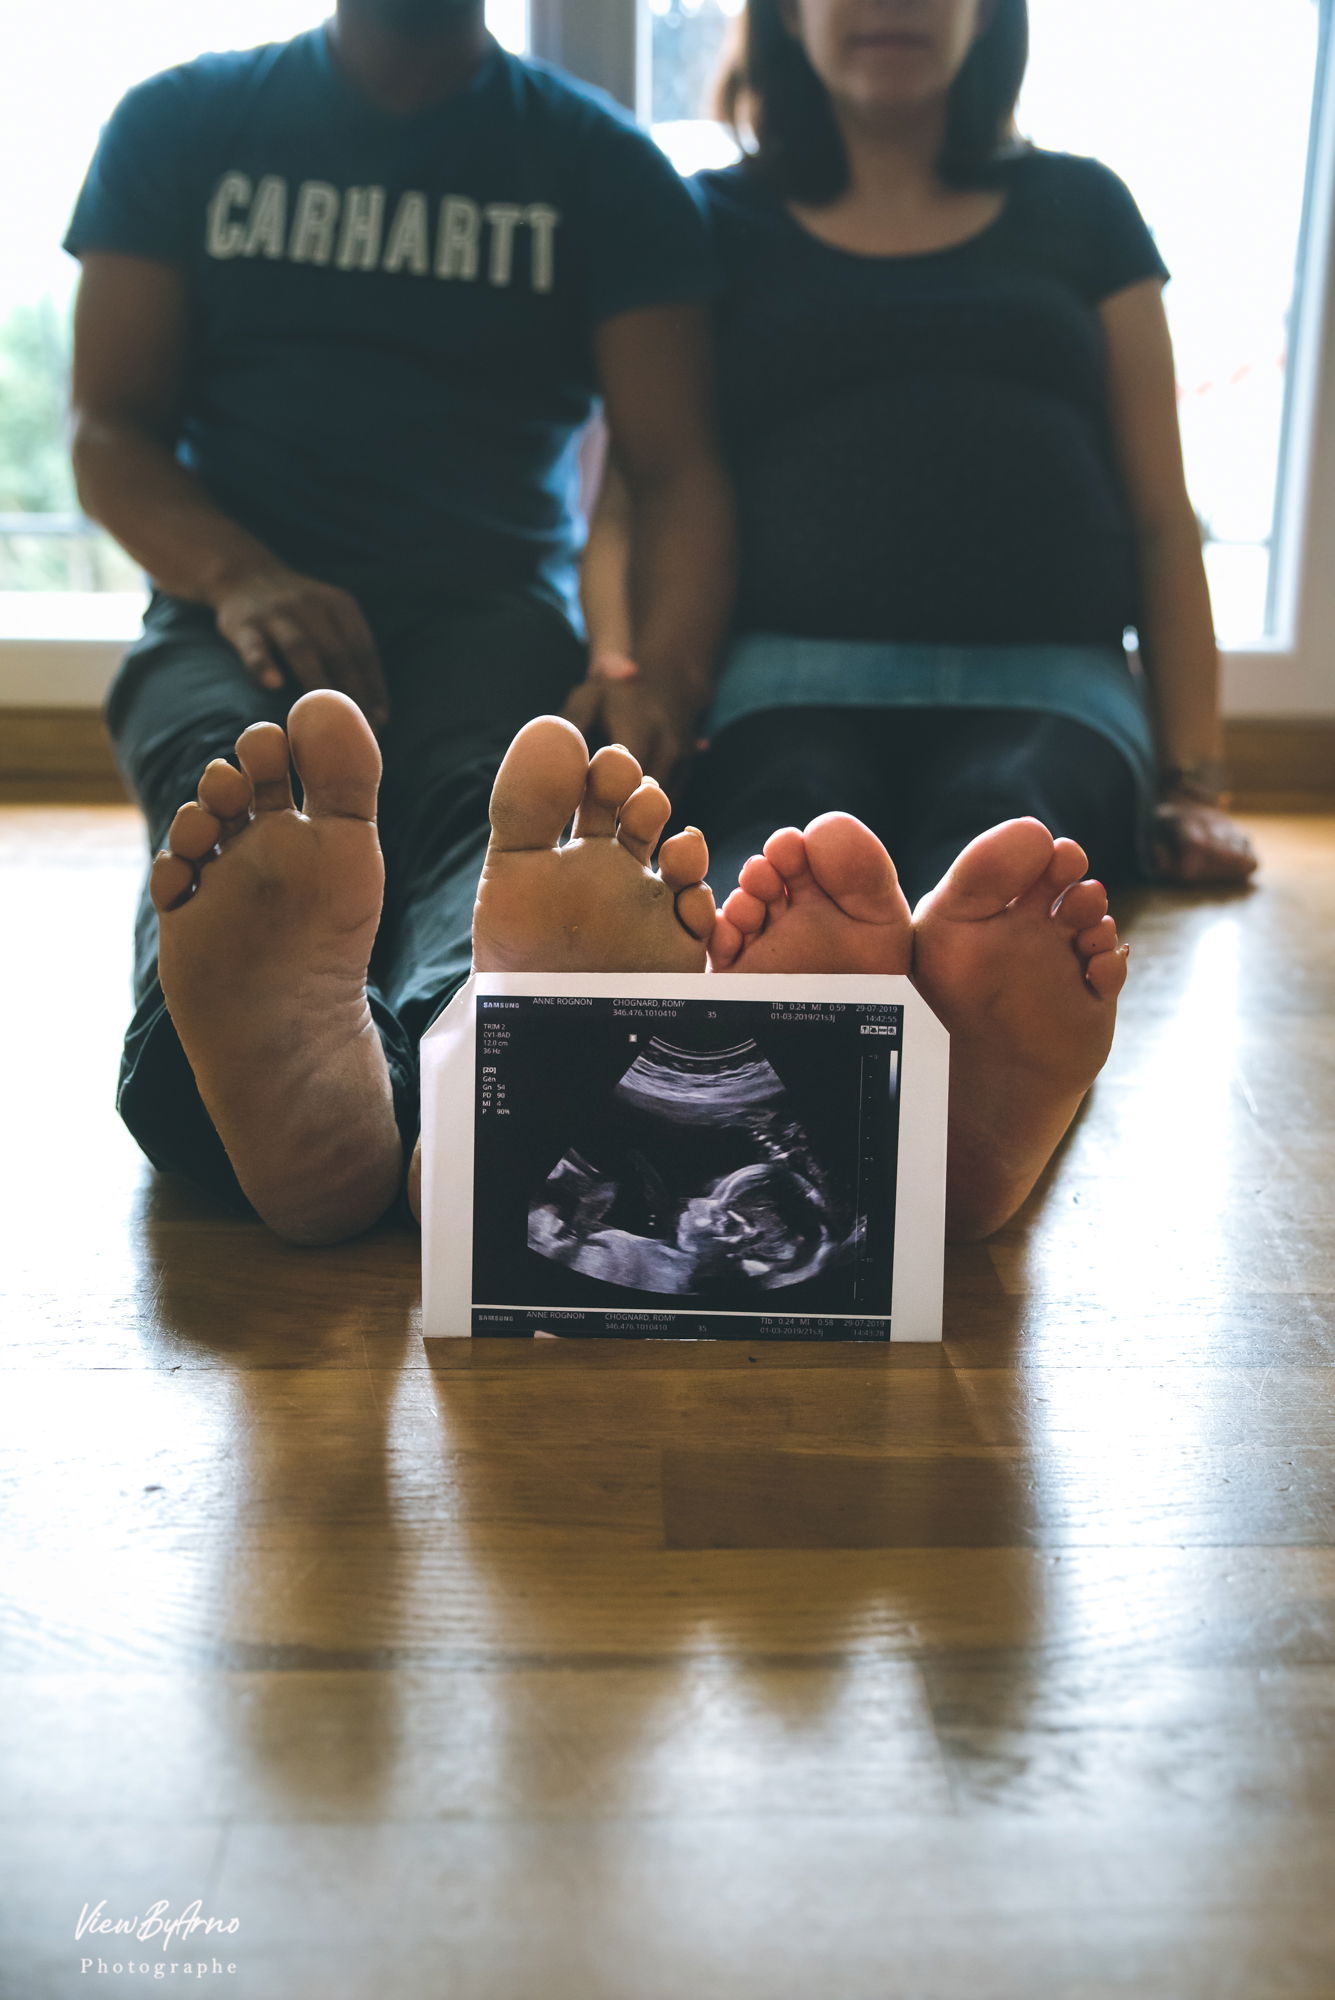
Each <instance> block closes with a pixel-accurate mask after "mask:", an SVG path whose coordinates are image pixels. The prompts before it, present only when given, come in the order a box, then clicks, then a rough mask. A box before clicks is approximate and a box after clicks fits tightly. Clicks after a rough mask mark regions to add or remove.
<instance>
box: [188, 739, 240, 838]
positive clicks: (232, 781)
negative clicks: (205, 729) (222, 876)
mask: <svg viewBox="0 0 1335 2000" xmlns="http://www.w3.org/2000/svg"><path fill="white" fill-rule="evenodd" d="M199 803H200V805H201V806H203V808H204V810H205V812H211V813H212V814H213V816H214V818H215V819H216V820H217V821H218V822H219V824H220V826H221V828H222V832H221V835H220V838H221V839H223V840H229V839H230V838H231V836H232V835H233V834H234V833H239V832H240V830H241V828H242V827H243V826H245V825H246V823H247V822H248V820H249V818H250V779H249V778H248V777H247V776H246V774H245V772H244V771H238V770H237V769H236V767H235V765H233V764H229V763H227V762H226V761H225V760H224V759H223V758H222V757H215V758H214V759H213V762H212V763H211V764H207V765H206V766H205V768H204V775H203V777H202V778H201V779H200V781H199Z"/></svg>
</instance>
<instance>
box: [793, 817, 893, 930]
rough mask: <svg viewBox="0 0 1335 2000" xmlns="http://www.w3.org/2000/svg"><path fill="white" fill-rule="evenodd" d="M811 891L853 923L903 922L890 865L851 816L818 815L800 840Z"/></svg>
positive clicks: (869, 833) (877, 843)
mask: <svg viewBox="0 0 1335 2000" xmlns="http://www.w3.org/2000/svg"><path fill="white" fill-rule="evenodd" d="M803 840H804V843H805V846H806V854H807V864H808V866H809V867H810V869H811V873H812V875H813V876H814V877H815V879H816V883H817V885H818V886H819V887H820V888H821V889H823V890H824V892H825V894H826V895H827V896H828V897H829V898H830V900H831V902H833V903H837V904H838V906H839V908H840V909H841V910H842V911H843V912H844V914H845V916H849V917H853V918H855V919H856V920H857V921H858V922H859V923H868V924H886V923H897V922H901V921H902V922H905V923H907V921H908V915H909V910H908V904H907V903H906V902H905V901H904V893H903V891H902V889H901V888H900V886H899V877H898V875H896V873H895V864H894V862H893V861H892V860H891V859H890V856H889V855H888V854H887V852H886V850H885V848H884V846H883V845H882V844H881V842H880V841H879V840H878V839H877V837H876V835H875V834H874V833H873V832H872V830H871V828H870V827H869V826H864V825H863V824H862V821H861V820H860V819H854V818H853V816H852V814H851V813H822V814H821V816H820V818H819V819H813V820H812V822H811V824H810V826H809V827H808V828H807V830H806V833H805V834H804V836H803Z"/></svg>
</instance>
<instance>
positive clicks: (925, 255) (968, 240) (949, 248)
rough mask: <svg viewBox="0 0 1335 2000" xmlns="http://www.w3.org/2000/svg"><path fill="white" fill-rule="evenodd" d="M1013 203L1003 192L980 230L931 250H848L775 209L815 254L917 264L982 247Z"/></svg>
mask: <svg viewBox="0 0 1335 2000" xmlns="http://www.w3.org/2000/svg"><path fill="white" fill-rule="evenodd" d="M1013 199H1014V195H1013V193H1012V190H1011V189H1010V188H1006V189H1005V190H1003V192H1002V197H1001V206H1000V208H999V209H998V210H997V212H996V214H995V215H994V216H992V217H991V219H990V220H989V221H987V222H985V223H984V224H983V226H982V228H981V229H974V230H971V231H970V232H969V234H968V235H967V236H961V237H960V238H959V239H958V240H957V241H956V242H954V243H942V244H938V245H937V247H936V248H935V249H931V250H850V249H849V248H848V247H847V246H846V245H845V244H843V243H831V242H830V240H829V238H828V237H825V236H820V235H818V234H817V232H816V231H815V230H814V229H809V228H808V227H807V225H806V223H805V222H803V221H801V220H800V219H799V217H798V216H796V215H794V213H793V211H792V209H791V208H790V206H789V205H788V203H787V202H786V201H784V200H783V199H782V197H779V198H778V205H779V212H780V214H781V215H782V217H783V219H784V222H785V223H786V224H787V226H788V227H789V229H792V230H795V231H796V232H797V234H798V235H799V236H800V237H801V238H802V239H803V241H804V242H806V243H814V244H815V246H816V248H817V249H818V250H827V251H829V253H830V255H831V256H833V257H846V258H849V259H851V261H852V262H853V263H855V264H918V263H923V262H925V261H926V260H927V259H929V258H933V257H954V256H957V255H958V253H959V252H960V251H961V250H971V249H972V248H973V246H974V245H975V244H976V243H981V242H982V241H983V239H984V238H985V237H988V236H990V235H991V234H992V232H993V230H994V229H998V228H1000V226H1001V224H1002V223H1003V222H1004V221H1005V219H1006V217H1007V216H1008V215H1009V214H1010V212H1011V203H1012V201H1013Z"/></svg>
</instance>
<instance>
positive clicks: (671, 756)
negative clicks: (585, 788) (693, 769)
mask: <svg viewBox="0 0 1335 2000" xmlns="http://www.w3.org/2000/svg"><path fill="white" fill-rule="evenodd" d="M697 708H698V704H697V703H696V702H695V700H694V699H688V698H687V697H685V696H678V695H676V694H675V693H673V692H670V691H669V690H668V689H666V688H664V687H661V686H658V685H654V684H651V683H649V682H648V681H646V680H645V679H644V677H643V675H642V674H641V673H640V670H639V668H638V666H637V665H636V664H635V662H634V660H632V659H630V658H628V657H627V655H626V654H624V653H607V652H602V653H597V654H595V655H594V657H593V659H592V660H590V662H589V672H588V677H587V679H585V680H582V681H581V682H580V684H579V686H578V687H577V688H575V689H574V691H573V692H572V694H571V696H570V699H569V700H568V701H567V702H566V705H565V707H564V709H563V710H562V711H561V712H562V714H563V715H564V716H565V718H566V720H567V721H568V722H573V723H574V725H575V727H576V729H578V730H579V731H580V733H581V734H582V735H583V736H584V738H585V739H586V741H587V740H589V739H597V738H599V737H601V738H602V739H603V740H604V741H606V742H608V743H621V744H624V746H625V748H626V749H627V750H629V751H630V754H631V756H632V757H634V758H635V759H636V761H637V762H638V763H639V765H640V767H641V769H642V770H643V771H644V772H645V773H646V774H647V775H648V776H649V777H651V778H656V779H658V781H659V783H660V784H667V783H668V782H669V781H670V779H671V777H672V774H673V772H674V771H675V770H676V769H677V767H678V765H679V764H680V763H681V762H682V759H683V758H684V757H685V756H686V755H687V753H688V751H690V750H692V749H693V748H695V747H696V738H695V728H694V724H695V719H696V712H697Z"/></svg>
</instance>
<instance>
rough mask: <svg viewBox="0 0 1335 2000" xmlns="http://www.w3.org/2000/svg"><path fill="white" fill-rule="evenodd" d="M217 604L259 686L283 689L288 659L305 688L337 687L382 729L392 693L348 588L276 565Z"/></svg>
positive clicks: (221, 623) (225, 630) (224, 593)
mask: <svg viewBox="0 0 1335 2000" xmlns="http://www.w3.org/2000/svg"><path fill="white" fill-rule="evenodd" d="M213 608H214V612H215V613H216V615H217V619H218V630H219V631H220V632H221V633H222V635H223V637H224V638H225V639H227V640H230V642H231V644H232V645H233V646H235V648H236V650H237V652H238V653H239V654H240V656H241V661H242V664H243V665H244V666H245V668H246V671H247V672H248V673H249V674H250V676H251V678H252V679H253V680H255V681H258V682H259V685H260V686H261V687H265V688H280V687H281V686H282V685H283V675H282V666H283V665H284V664H285V665H286V666H287V667H289V668H290V669H291V671H292V673H293V674H295V676H296V678H297V679H298V680H299V681H300V682H301V685H302V687H303V688H326V687H329V688H339V689H341V691H342V692H343V693H344V694H346V695H350V696H351V697H352V699H353V701H355V702H356V704H357V706H358V707H359V708H360V709H361V711H362V713H363V714H364V715H365V717H366V719H367V721H368V722H369V723H370V724H371V727H372V728H373V729H381V728H383V727H384V725H385V723H386V722H387V720H388V719H389V695H388V693H387V690H386V687H385V676H384V673H383V671H382V669H381V665H380V655H379V653H378V651H377V649H376V643H375V640H374V638H373V637H372V636H371V628H370V626H369V625H368V624H367V622H366V619H365V618H364V616H363V615H362V608H361V606H360V605H359V604H358V602H357V600H356V598H355V597H353V596H351V595H350V593H349V592H348V591H346V590H339V589H338V588H337V587H336V586H335V585H334V584H330V583H319V582H317V581H316V579H315V578H314V577H311V576H302V575H300V574H299V573H298V572H297V571H296V570H291V569H282V568H274V569H271V570H264V571H262V572H260V573H259V574H257V575H253V576H249V577H247V578H245V579H244V580H243V581H241V582H239V583H235V584H229V585H227V586H226V587H225V588H224V589H223V590H221V591H220V592H219V594H218V596H217V597H216V598H215V600H214V605H213Z"/></svg>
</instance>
